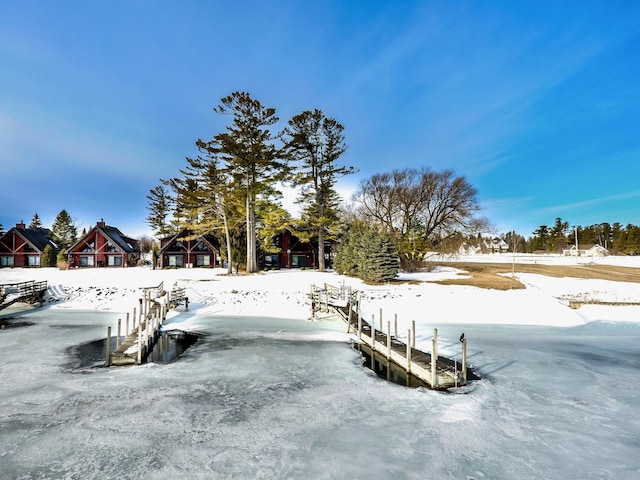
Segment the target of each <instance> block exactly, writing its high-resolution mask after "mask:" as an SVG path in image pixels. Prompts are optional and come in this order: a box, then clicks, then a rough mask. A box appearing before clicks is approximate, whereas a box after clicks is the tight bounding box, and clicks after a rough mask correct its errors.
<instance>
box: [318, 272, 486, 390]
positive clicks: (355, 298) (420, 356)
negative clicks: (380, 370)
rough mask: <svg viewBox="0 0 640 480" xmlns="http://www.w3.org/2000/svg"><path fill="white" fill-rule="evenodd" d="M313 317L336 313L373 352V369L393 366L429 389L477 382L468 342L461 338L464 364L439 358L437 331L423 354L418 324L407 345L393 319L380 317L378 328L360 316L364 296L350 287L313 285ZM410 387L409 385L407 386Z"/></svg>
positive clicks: (349, 331) (358, 340) (412, 324)
mask: <svg viewBox="0 0 640 480" xmlns="http://www.w3.org/2000/svg"><path fill="white" fill-rule="evenodd" d="M309 297H310V299H311V309H312V315H315V314H316V313H317V312H327V313H329V312H335V313H337V314H338V315H339V316H340V317H341V318H342V319H343V320H344V321H345V322H346V324H347V332H348V333H351V334H352V335H353V338H354V340H355V341H356V342H358V343H360V344H362V345H366V346H367V347H368V348H369V349H370V350H371V352H372V355H371V358H372V362H373V367H374V368H373V369H374V370H376V363H375V362H387V364H388V365H387V366H386V367H387V371H390V370H391V366H392V365H393V366H395V367H396V369H397V368H400V369H402V371H404V372H405V373H406V374H407V375H412V376H414V377H415V378H417V379H418V380H420V381H421V382H423V383H424V384H425V385H427V386H428V387H429V388H432V389H436V390H446V389H449V388H454V387H460V386H464V385H466V384H467V381H468V380H472V379H475V378H477V377H476V376H475V374H474V373H473V372H471V371H470V370H468V368H467V339H466V338H461V339H460V340H461V344H462V345H461V347H462V355H461V357H462V358H461V362H458V361H457V360H455V359H450V358H447V357H445V356H442V355H439V354H438V330H437V329H436V328H434V330H433V337H432V339H431V350H430V351H429V352H424V351H421V350H419V349H417V348H416V344H415V339H416V335H415V321H412V322H411V328H410V329H407V334H406V337H405V341H402V340H401V339H400V337H399V335H398V320H397V316H394V322H393V329H392V322H391V321H390V320H388V321H387V322H386V328H385V325H384V323H383V320H382V311H380V316H379V328H377V327H376V325H375V324H376V321H375V318H374V315H372V316H371V320H366V319H364V318H363V316H362V313H361V294H360V292H358V291H356V290H352V289H351V288H349V287H344V286H342V287H334V286H332V285H328V284H324V286H322V287H317V286H315V285H312V287H311V293H310V294H309ZM407 384H409V382H407Z"/></svg>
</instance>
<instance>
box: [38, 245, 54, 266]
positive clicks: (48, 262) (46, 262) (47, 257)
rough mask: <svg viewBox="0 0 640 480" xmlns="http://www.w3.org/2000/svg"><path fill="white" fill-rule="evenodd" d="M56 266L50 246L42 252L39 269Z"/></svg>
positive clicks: (52, 249)
mask: <svg viewBox="0 0 640 480" xmlns="http://www.w3.org/2000/svg"><path fill="white" fill-rule="evenodd" d="M55 264H56V251H55V249H54V248H53V247H52V246H51V245H47V246H46V247H44V251H43V252H42V261H41V262H40V266H41V267H53V266H54V265H55Z"/></svg>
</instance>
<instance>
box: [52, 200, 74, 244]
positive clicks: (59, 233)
mask: <svg viewBox="0 0 640 480" xmlns="http://www.w3.org/2000/svg"><path fill="white" fill-rule="evenodd" d="M51 236H52V239H53V241H54V242H55V244H56V245H57V246H58V248H59V249H60V251H61V252H63V251H65V250H67V249H68V248H69V247H71V245H73V244H74V243H75V242H76V240H77V238H78V228H77V227H76V225H75V223H74V221H73V219H72V218H71V215H69V213H68V212H67V211H66V210H61V211H60V213H58V215H56V218H55V220H54V221H53V225H51Z"/></svg>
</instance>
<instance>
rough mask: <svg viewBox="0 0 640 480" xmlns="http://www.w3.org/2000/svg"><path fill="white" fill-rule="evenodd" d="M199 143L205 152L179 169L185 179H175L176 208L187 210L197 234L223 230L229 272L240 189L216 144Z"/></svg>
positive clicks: (231, 263)
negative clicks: (220, 155) (237, 187)
mask: <svg viewBox="0 0 640 480" xmlns="http://www.w3.org/2000/svg"><path fill="white" fill-rule="evenodd" d="M196 146H197V147H198V150H199V151H200V152H201V154H202V155H198V156H197V157H195V158H189V157H187V167H186V168H184V169H181V170H180V173H182V174H183V178H180V179H173V185H174V189H175V190H176V191H177V192H178V194H177V209H178V210H179V211H180V212H183V213H184V215H183V216H184V217H185V220H184V222H183V223H184V226H187V227H188V228H189V229H191V230H192V231H193V232H194V233H195V234H196V235H206V234H209V233H214V234H218V233H219V232H222V233H223V235H222V237H223V238H224V243H225V246H226V255H225V257H226V258H227V272H228V273H232V268H233V263H234V262H233V260H234V257H233V248H232V234H231V232H232V230H233V229H234V228H235V227H236V226H237V225H238V224H239V223H240V222H239V220H240V218H239V212H240V208H239V203H240V201H239V200H238V195H237V190H234V188H233V182H232V178H231V176H230V173H229V171H228V170H227V169H225V168H224V167H223V166H222V165H221V162H220V160H219V158H218V155H217V148H216V146H215V143H214V142H208V143H207V142H203V141H202V140H200V139H198V140H197V141H196ZM236 262H237V259H236Z"/></svg>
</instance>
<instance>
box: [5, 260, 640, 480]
mask: <svg viewBox="0 0 640 480" xmlns="http://www.w3.org/2000/svg"><path fill="white" fill-rule="evenodd" d="M487 257H489V258H491V261H495V258H492V257H498V256H497V255H491V256H487ZM499 257H502V258H503V259H504V258H505V256H504V255H502V256H499ZM479 258H484V257H479V256H475V257H474V260H476V261H478V260H479ZM553 260H554V259H553V258H551V259H550V260H549V261H553ZM571 260H573V261H574V262H575V261H576V259H571ZM606 260H607V261H609V262H613V260H612V259H611V257H608V259H606ZM556 261H564V259H560V260H558V259H556ZM620 264H627V265H629V260H628V259H626V262H621V263H620ZM634 266H635V265H634ZM222 273H223V272H222V271H221V270H211V269H182V270H160V271H153V270H150V269H148V268H141V267H136V268H129V269H86V270H72V271H60V270H57V269H33V270H31V269H3V270H0V284H2V283H10V282H18V281H24V280H47V281H48V282H49V286H50V291H49V293H48V296H47V302H46V304H45V307H44V308H40V309H36V310H31V311H27V312H24V313H22V314H21V315H20V316H18V317H16V318H15V320H16V321H18V320H19V321H20V322H22V323H23V324H24V325H25V326H21V327H19V328H18V327H15V328H5V329H4V330H0V478H20V479H31V478H33V479H36V478H97V477H101V478H122V479H126V478H152V479H153V478H176V477H180V476H182V477H184V476H186V477H189V478H326V479H333V478H375V479H377V478H394V479H403V478H405V479H423V478H463V479H487V478H493V479H496V478H497V479H514V478H518V479H527V478H536V479H541V478H544V479H566V478H581V479H596V478H598V479H602V478H606V479H635V478H639V477H640V460H638V453H639V452H640V443H639V439H640V418H639V417H638V416H637V414H636V412H637V408H638V407H639V406H640V391H638V389H637V385H638V383H639V382H640V353H639V352H640V350H639V347H638V345H640V322H639V320H640V307H637V306H601V305H600V306H599V305H585V306H582V307H580V308H579V309H571V308H569V307H568V301H567V300H568V299H582V300H584V299H587V300H591V301H593V300H600V301H605V302H615V301H619V302H626V303H629V302H640V284H632V283H623V282H608V281H600V280H580V279H569V278H550V277H544V276H540V275H532V274H517V275H518V277H519V278H520V279H521V280H522V281H523V282H524V283H525V284H526V286H527V288H526V289H523V290H514V291H505V292H503V291H493V290H482V289H477V288H473V287H466V286H445V285H438V284H435V283H433V280H437V279H441V278H451V277H452V276H455V275H458V274H460V272H459V271H457V270H456V269H451V268H447V269H438V270H434V271H433V272H429V273H421V274H413V275H403V276H402V278H403V279H404V280H406V282H405V283H402V284H397V283H394V284H393V285H384V286H368V285H364V284H362V282H359V281H358V280H356V279H352V278H347V277H342V276H339V275H336V274H334V273H319V272H314V271H275V272H268V273H262V274H257V275H250V276H245V275H240V276H225V275H221V274H222ZM161 281H162V282H163V283H164V286H165V288H166V289H170V288H171V287H172V286H173V285H174V284H177V285H178V286H181V287H185V289H186V292H187V296H188V297H189V299H190V308H189V311H188V312H186V311H184V308H182V307H181V308H179V309H178V310H177V311H174V312H173V313H172V315H171V318H170V319H169V321H168V323H167V328H179V329H183V330H191V331H195V332H198V333H203V334H205V336H204V337H203V339H202V340H201V341H199V342H198V343H197V344H196V345H195V346H194V347H192V348H190V349H189V350H187V352H186V353H185V355H184V356H183V357H181V359H180V360H179V361H178V362H175V363H173V364H168V365H155V364H147V365H143V366H139V367H128V368H111V369H103V368H99V369H92V370H90V371H84V373H74V372H73V371H71V370H70V369H69V362H70V358H69V348H71V347H73V346H75V345H78V344H80V343H84V342H90V341H94V340H96V339H100V338H103V337H104V335H105V333H106V327H107V326H115V325H116V323H117V319H118V318H121V317H122V316H123V314H125V313H126V312H130V311H132V309H133V307H135V306H137V304H138V298H140V294H141V290H140V287H150V286H155V285H158V284H159V283H160V282H161ZM323 283H329V284H332V285H339V284H345V285H349V286H351V287H352V288H355V289H358V290H362V291H363V292H364V294H365V296H364V300H363V307H364V309H365V311H366V314H367V315H373V316H375V317H376V319H377V317H378V315H379V314H380V313H379V312H380V309H382V312H383V317H384V319H385V320H387V319H391V318H393V316H394V314H397V315H398V322H399V328H400V331H401V332H402V331H406V329H407V328H408V327H409V325H410V323H411V321H412V320H415V321H416V330H417V343H418V346H419V347H424V348H427V347H428V345H429V343H430V339H431V335H432V332H433V328H434V327H437V328H438V330H439V335H440V340H441V351H442V352H443V353H445V354H449V355H452V356H455V355H459V348H460V347H459V342H458V341H457V339H458V336H459V335H460V333H461V332H462V331H464V332H465V336H466V338H467V339H468V342H469V361H470V362H471V363H472V364H473V366H474V368H475V369H476V370H478V371H479V373H480V374H481V375H482V377H483V379H482V380H481V381H479V382H477V383H476V384H475V385H474V386H473V389H472V391H471V392H470V393H468V394H467V395H450V394H443V393H438V392H432V391H427V390H412V389H407V388H403V387H399V386H396V385H392V384H388V383H387V382H384V381H382V380H379V379H377V378H376V377H375V376H372V375H371V374H370V373H368V372H367V371H366V370H365V369H363V368H362V367H361V366H360V365H361V360H360V356H359V353H358V352H356V351H355V350H353V349H351V348H350V347H349V345H348V338H347V336H346V335H345V332H344V330H345V328H344V325H343V324H342V323H341V322H340V321H338V320H337V319H335V318H330V317H326V318H321V319H317V320H315V321H309V316H310V305H309V303H308V299H307V298H306V294H307V293H308V292H309V291H310V288H311V285H312V284H315V285H322V284H323ZM14 312H15V310H14ZM0 315H4V316H5V318H6V315H7V312H6V311H4V312H0ZM0 320H2V319H1V318H0ZM5 321H6V320H5ZM385 323H386V322H385Z"/></svg>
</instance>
